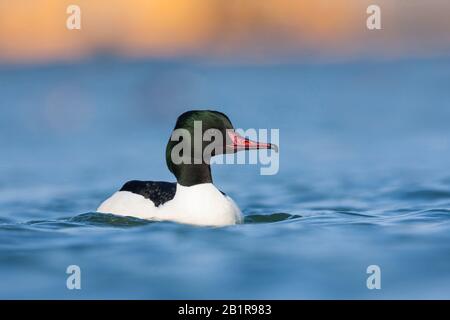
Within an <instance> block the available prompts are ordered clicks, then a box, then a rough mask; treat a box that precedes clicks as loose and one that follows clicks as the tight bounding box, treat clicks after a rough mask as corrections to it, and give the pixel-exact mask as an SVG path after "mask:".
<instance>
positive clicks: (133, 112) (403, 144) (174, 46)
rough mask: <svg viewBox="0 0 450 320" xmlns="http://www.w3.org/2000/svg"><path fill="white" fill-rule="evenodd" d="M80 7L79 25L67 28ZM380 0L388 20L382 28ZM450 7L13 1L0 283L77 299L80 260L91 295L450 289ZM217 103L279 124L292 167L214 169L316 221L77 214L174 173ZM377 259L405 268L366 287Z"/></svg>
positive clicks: (393, 0) (224, 179)
mask: <svg viewBox="0 0 450 320" xmlns="http://www.w3.org/2000/svg"><path fill="white" fill-rule="evenodd" d="M70 4H77V5H79V6H80V8H81V27H82V29H81V30H68V29H67V28H66V19H67V18H68V16H69V15H68V14H67V13H66V9H67V6H68V5H70ZM371 4H378V5H379V6H380V7H381V20H382V29H381V30H375V31H370V30H367V28H366V19H367V17H368V14H367V13H366V9H367V7H368V6H369V5H371ZM449 12H450V2H449V1H447V0H428V1H422V0H377V1H372V0H371V1H368V0H329V1H325V0H314V1H313V0H311V1H298V0H257V1H256V0H245V1H238V0H228V1H219V0H170V1H169V0H128V1H119V0H76V1H75V0H73V1H72V0H71V1H66V0H14V1H9V0H0V225H1V226H2V227H1V228H2V229H1V231H2V232H0V240H1V241H0V243H1V245H0V250H1V252H2V254H1V255H0V275H1V278H2V287H1V288H0V296H1V297H16V298H23V297H28V298H30V297H31V298H33V297H57V298H60V297H74V295H73V293H71V292H68V291H67V290H66V289H65V287H64V286H62V285H61V284H63V283H64V281H65V278H64V277H65V274H64V273H62V274H60V273H61V270H64V268H65V267H64V268H63V266H66V265H68V264H71V263H79V264H81V265H82V268H84V269H83V270H86V271H87V272H88V273H89V272H90V271H92V272H94V273H95V274H96V275H97V277H96V278H95V279H91V280H90V281H91V282H90V283H91V286H90V287H86V288H85V289H84V290H82V292H81V293H76V294H78V295H75V297H84V298H86V297H87V298H99V297H102V298H104V297H113V298H115V297H121V298H130V297H134V298H149V297H152V298H198V297H203V298H224V297H225V298H237V297H239V298H300V297H302V298H309V297H314V298H355V297H357V298H361V297H362V298H372V297H382V298H391V297H402V298H409V297H414V298H417V297H425V298H427V297H433V298H442V297H444V298H448V297H449V291H448V290H449V289H448V288H450V276H449V273H448V270H450V260H449V259H448V258H443V257H445V256H446V254H447V253H448V249H449V247H448V243H449V241H448V240H449V238H448V234H449V233H448V227H449V225H448V217H449V211H448V208H449V207H450V193H449V191H448V190H449V188H450V174H449V173H448V171H449V170H448V169H449V167H448V164H449V163H450V141H449V137H450V126H449V123H450V90H449V86H450V19H449ZM205 108H211V109H217V110H219V111H222V112H225V113H226V114H227V115H228V116H229V117H230V119H231V120H232V122H233V124H234V125H235V127H237V128H244V129H247V128H268V129H270V128H277V129H280V162H281V163H280V171H279V173H278V174H277V175H276V176H260V175H259V167H258V166H245V165H241V166H218V165H217V166H215V167H214V168H213V176H214V179H215V182H216V183H217V185H218V186H219V187H220V188H221V189H222V190H224V191H225V192H226V193H227V194H230V195H231V196H232V197H233V198H234V199H235V200H236V202H237V203H239V205H240V207H241V209H242V210H243V211H244V213H245V214H246V215H250V214H255V213H256V214H271V213H277V212H286V213H289V214H292V215H301V216H302V217H304V219H300V220H292V221H291V222H290V223H285V224H277V225H276V226H275V225H272V224H269V225H266V226H260V225H256V226H255V225H251V224H250V225H245V226H242V229H224V230H220V231H217V230H207V231H202V230H197V229H183V227H181V226H179V227H175V226H167V225H164V224H161V225H159V226H156V224H154V225H150V226H145V227H143V228H144V229H140V228H136V229H133V230H134V231H129V230H127V229H120V230H117V228H116V227H117V226H115V225H114V224H112V225H111V222H104V223H101V224H100V225H101V226H102V227H103V228H100V229H99V228H91V227H92V226H93V225H94V226H98V224H97V220H95V219H99V218H98V217H96V216H95V217H94V220H95V221H94V222H92V221H91V220H89V219H92V217H91V218H89V219H87V222H86V221H85V220H81V222H80V220H74V221H72V220H70V219H72V218H73V217H77V215H79V214H82V213H87V212H92V211H94V210H95V209H96V208H97V206H98V204H99V203H100V202H101V201H102V200H103V199H105V198H106V197H107V196H109V195H110V194H111V193H112V192H114V191H115V190H117V189H118V188H120V186H121V185H122V184H123V183H124V182H125V181H127V180H131V179H141V180H172V181H173V177H172V176H171V174H170V173H169V171H168V170H167V169H166V166H165V159H164V150H165V145H166V143H167V140H168V138H169V136H170V132H171V130H172V128H173V126H174V124H175V121H176V117H177V116H178V115H179V114H180V113H181V112H183V111H186V110H189V109H205ZM242 186H245V187H244V190H246V192H242V190H243V189H242ZM247 187H248V189H247ZM60 219H66V220H63V222H61V221H60ZM67 219H68V220H67ZM77 219H78V218H77ZM354 226H355V227H354ZM110 227H111V229H113V230H110V229H109V228H110ZM114 228H115V229H114ZM323 228H325V229H326V228H330V229H327V230H324V229H323ZM330 230H331V231H330ZM380 239H381V240H380ZM100 246H101V247H100ZM143 253H145V254H143ZM447 256H448V255H447ZM74 261H75V262H74ZM372 263H379V264H381V265H382V266H385V267H386V268H387V270H390V271H388V272H390V273H387V277H388V279H389V280H388V281H389V282H388V283H389V284H390V287H387V288H388V289H387V290H385V291H383V292H381V293H380V294H378V295H377V294H375V295H374V294H373V292H369V291H368V290H367V289H366V288H365V287H364V285H363V286H362V287H361V286H359V284H358V283H359V282H360V283H363V284H365V268H366V267H367V265H369V264H372ZM149 266H151V267H149ZM168 266H171V267H170V268H169V267H168ZM176 266H183V268H181V267H180V268H178V267H176ZM228 270H232V271H233V274H231V273H229V272H228ZM361 270H362V271H361ZM405 270H408V272H406V271H405ZM129 271H130V272H129ZM360 271H361V272H362V273H358V272H360ZM92 272H91V273H90V274H93V273H92ZM88 273H86V274H88ZM412 273H414V274H415V275H416V276H417V278H416V282H415V286H414V285H413V284H411V282H410V278H411V277H410V274H412ZM56 274H59V276H55V275H56ZM336 274H339V275H340V277H336ZM355 274H358V275H359V276H358V277H359V278H358V277H356V278H355ZM58 277H59V278H58ZM112 277H114V279H117V280H116V282H115V286H116V288H117V290H115V291H114V290H113V291H112V290H111V287H110V286H111V283H110V280H109V279H110V278H112ZM358 281H359V282H358ZM180 283H182V284H183V286H184V288H185V289H186V290H184V291H180V290H179V284H180ZM136 288H137V289H138V290H137V289H136ZM217 288H221V290H217Z"/></svg>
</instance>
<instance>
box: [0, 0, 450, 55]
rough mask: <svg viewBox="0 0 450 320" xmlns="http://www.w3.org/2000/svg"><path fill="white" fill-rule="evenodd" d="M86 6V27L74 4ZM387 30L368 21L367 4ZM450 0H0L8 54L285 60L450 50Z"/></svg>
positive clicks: (0, 37)
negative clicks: (71, 24) (74, 24)
mask: <svg viewBox="0 0 450 320" xmlns="http://www.w3.org/2000/svg"><path fill="white" fill-rule="evenodd" d="M70 4H76V5H79V6H80V7H81V21H82V29H81V30H68V29H67V28H66V19H67V18H68V14H67V13H66V9H67V7H68V6H69V5H70ZM370 4H378V5H380V7H381V9H382V27H383V29H382V30H377V31H369V30H367V29H366V18H367V16H368V15H367V13H366V8H367V7H368V6H369V5H370ZM449 12H450V1H448V0H429V1H423V0H408V1H401V0H377V1H375V0H329V1H325V0H305V1H301V0H227V1H222V0H127V1H125V0H14V1H11V0H0V62H3V63H5V62H6V63H9V62H13V63H22V62H43V61H55V60H71V59H81V58H83V57H89V56H92V55H98V54H111V55H120V56H126V57H198V58H203V59H209V60H220V61H227V60H230V61H246V62H278V61H289V60H299V59H309V60H317V59H319V60H322V59H323V60H342V59H344V60H346V59H353V58H359V57H376V58H396V57H410V56H430V55H432V56H435V55H448V54H449V52H450V18H449Z"/></svg>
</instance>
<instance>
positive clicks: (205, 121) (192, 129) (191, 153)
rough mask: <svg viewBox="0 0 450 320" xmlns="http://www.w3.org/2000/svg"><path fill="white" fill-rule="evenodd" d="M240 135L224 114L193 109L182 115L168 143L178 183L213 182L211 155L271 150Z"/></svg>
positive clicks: (167, 154) (170, 162)
mask: <svg viewBox="0 0 450 320" xmlns="http://www.w3.org/2000/svg"><path fill="white" fill-rule="evenodd" d="M274 147H276V146H274V145H271V144H270V143H258V142H255V141H251V140H249V139H246V138H244V137H241V136H240V135H238V134H237V133H236V132H235V131H234V128H233V125H232V124H231V121H230V119H229V118H228V117H227V116H226V115H225V114H223V113H222V112H218V111H212V110H192V111H187V112H185V113H183V114H182V115H180V116H179V117H178V119H177V123H176V124H175V128H174V130H173V132H172V135H171V137H170V139H169V142H168V143H167V148H166V162H167V166H168V168H169V170H170V171H171V172H172V173H173V174H174V175H175V177H176V178H177V181H178V183H179V184H181V185H184V186H192V185H195V184H200V183H212V177H211V168H210V166H209V161H210V158H211V157H212V156H215V155H220V154H224V153H234V152H237V151H239V150H250V149H270V148H274Z"/></svg>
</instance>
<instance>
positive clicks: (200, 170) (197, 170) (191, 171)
mask: <svg viewBox="0 0 450 320" xmlns="http://www.w3.org/2000/svg"><path fill="white" fill-rule="evenodd" d="M174 171H175V172H173V173H174V174H175V176H176V178H177V182H178V183H179V184H181V185H182V186H185V187H190V186H194V185H196V184H201V183H212V176H211V167H210V166H209V164H206V163H202V164H180V165H177V166H176V168H175V170H174Z"/></svg>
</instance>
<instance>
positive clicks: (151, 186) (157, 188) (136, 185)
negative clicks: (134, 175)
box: [120, 180, 177, 207]
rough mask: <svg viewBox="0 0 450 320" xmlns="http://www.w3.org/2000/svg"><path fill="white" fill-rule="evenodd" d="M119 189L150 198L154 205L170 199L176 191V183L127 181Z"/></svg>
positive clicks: (157, 205)
mask: <svg viewBox="0 0 450 320" xmlns="http://www.w3.org/2000/svg"><path fill="white" fill-rule="evenodd" d="M120 191H129V192H133V193H136V194H140V195H141V196H143V197H144V198H146V199H150V200H151V201H152V202H153V203H154V204H155V206H156V207H159V206H160V205H162V204H164V203H166V202H167V201H169V200H172V199H173V197H175V192H176V191H177V184H176V183H172V182H163V181H137V180H133V181H128V182H127V183H125V184H124V185H123V187H122V189H120Z"/></svg>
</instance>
